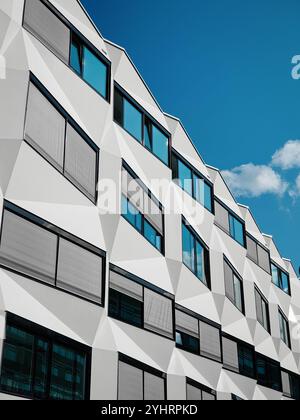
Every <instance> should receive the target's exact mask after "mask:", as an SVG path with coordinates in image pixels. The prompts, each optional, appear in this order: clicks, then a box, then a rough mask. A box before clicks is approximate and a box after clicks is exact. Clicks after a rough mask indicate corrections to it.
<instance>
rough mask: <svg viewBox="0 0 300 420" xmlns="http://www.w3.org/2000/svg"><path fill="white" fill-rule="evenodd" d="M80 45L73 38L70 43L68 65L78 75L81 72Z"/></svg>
mask: <svg viewBox="0 0 300 420" xmlns="http://www.w3.org/2000/svg"><path fill="white" fill-rule="evenodd" d="M80 55H81V46H80V44H79V43H78V42H77V41H76V40H75V39H73V40H72V44H71V57H70V60H71V61H70V66H71V67H72V69H73V70H75V71H76V72H77V73H78V74H79V75H81V73H82V67H81V64H82V63H81V56H80Z"/></svg>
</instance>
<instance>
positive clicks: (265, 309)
mask: <svg viewBox="0 0 300 420" xmlns="http://www.w3.org/2000/svg"><path fill="white" fill-rule="evenodd" d="M261 304H262V314H263V326H264V328H265V329H266V330H267V331H269V316H268V305H267V304H266V302H265V301H264V300H263V299H262V300H261Z"/></svg>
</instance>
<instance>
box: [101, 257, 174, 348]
mask: <svg viewBox="0 0 300 420" xmlns="http://www.w3.org/2000/svg"><path fill="white" fill-rule="evenodd" d="M111 271H113V272H114V273H116V274H119V275H120V276H122V277H125V278H126V279H128V281H131V282H133V283H136V284H138V285H140V286H142V288H143V302H141V304H142V313H141V319H142V326H141V327H137V326H135V325H133V324H132V323H130V322H128V321H124V320H123V319H121V318H119V317H115V316H113V315H112V314H111V313H110V310H109V306H110V305H109V300H108V304H107V305H108V316H109V317H110V318H112V319H115V320H117V321H119V322H122V323H124V324H127V325H130V326H133V327H135V328H138V329H141V330H143V331H147V332H149V333H151V334H155V335H157V336H159V337H162V338H165V339H167V340H170V341H175V335H176V325H175V296H174V295H172V294H171V293H169V292H167V291H165V290H163V289H161V288H159V287H157V286H154V285H153V284H152V283H149V282H147V281H146V280H143V279H141V278H140V277H137V276H135V275H134V274H131V273H129V272H128V271H126V270H124V269H122V268H120V267H118V266H116V265H114V264H109V273H110V272H111ZM109 284H110V283H109ZM145 289H148V290H150V291H152V292H154V293H157V294H158V295H160V296H162V297H164V298H166V299H169V300H170V301H171V302H172V318H173V338H170V337H168V336H166V335H163V334H159V333H158V332H156V331H152V330H150V329H148V328H146V327H145V319H144V305H145V302H144V300H145V298H144V296H145ZM110 292H111V290H110V287H108V294H109V296H110ZM118 293H120V294H122V293H121V292H118ZM109 296H108V299H109Z"/></svg>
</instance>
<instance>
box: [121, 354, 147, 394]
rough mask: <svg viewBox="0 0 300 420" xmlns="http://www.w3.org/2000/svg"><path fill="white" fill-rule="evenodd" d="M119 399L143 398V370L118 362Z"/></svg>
mask: <svg viewBox="0 0 300 420" xmlns="http://www.w3.org/2000/svg"><path fill="white" fill-rule="evenodd" d="M118 385H119V386H118V390H119V393H118V394H119V395H118V399H119V400H120V401H142V400H143V371H142V370H140V369H137V368H135V367H133V366H130V365H128V364H127V363H123V362H119V384H118Z"/></svg>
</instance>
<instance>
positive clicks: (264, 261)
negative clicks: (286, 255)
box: [257, 245, 271, 273]
mask: <svg viewBox="0 0 300 420" xmlns="http://www.w3.org/2000/svg"><path fill="white" fill-rule="evenodd" d="M257 251H258V264H259V265H260V267H261V268H263V269H264V270H265V271H266V272H267V273H271V268H270V256H269V253H268V252H267V251H266V250H265V249H263V248H262V247H261V246H259V245H258V247H257Z"/></svg>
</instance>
